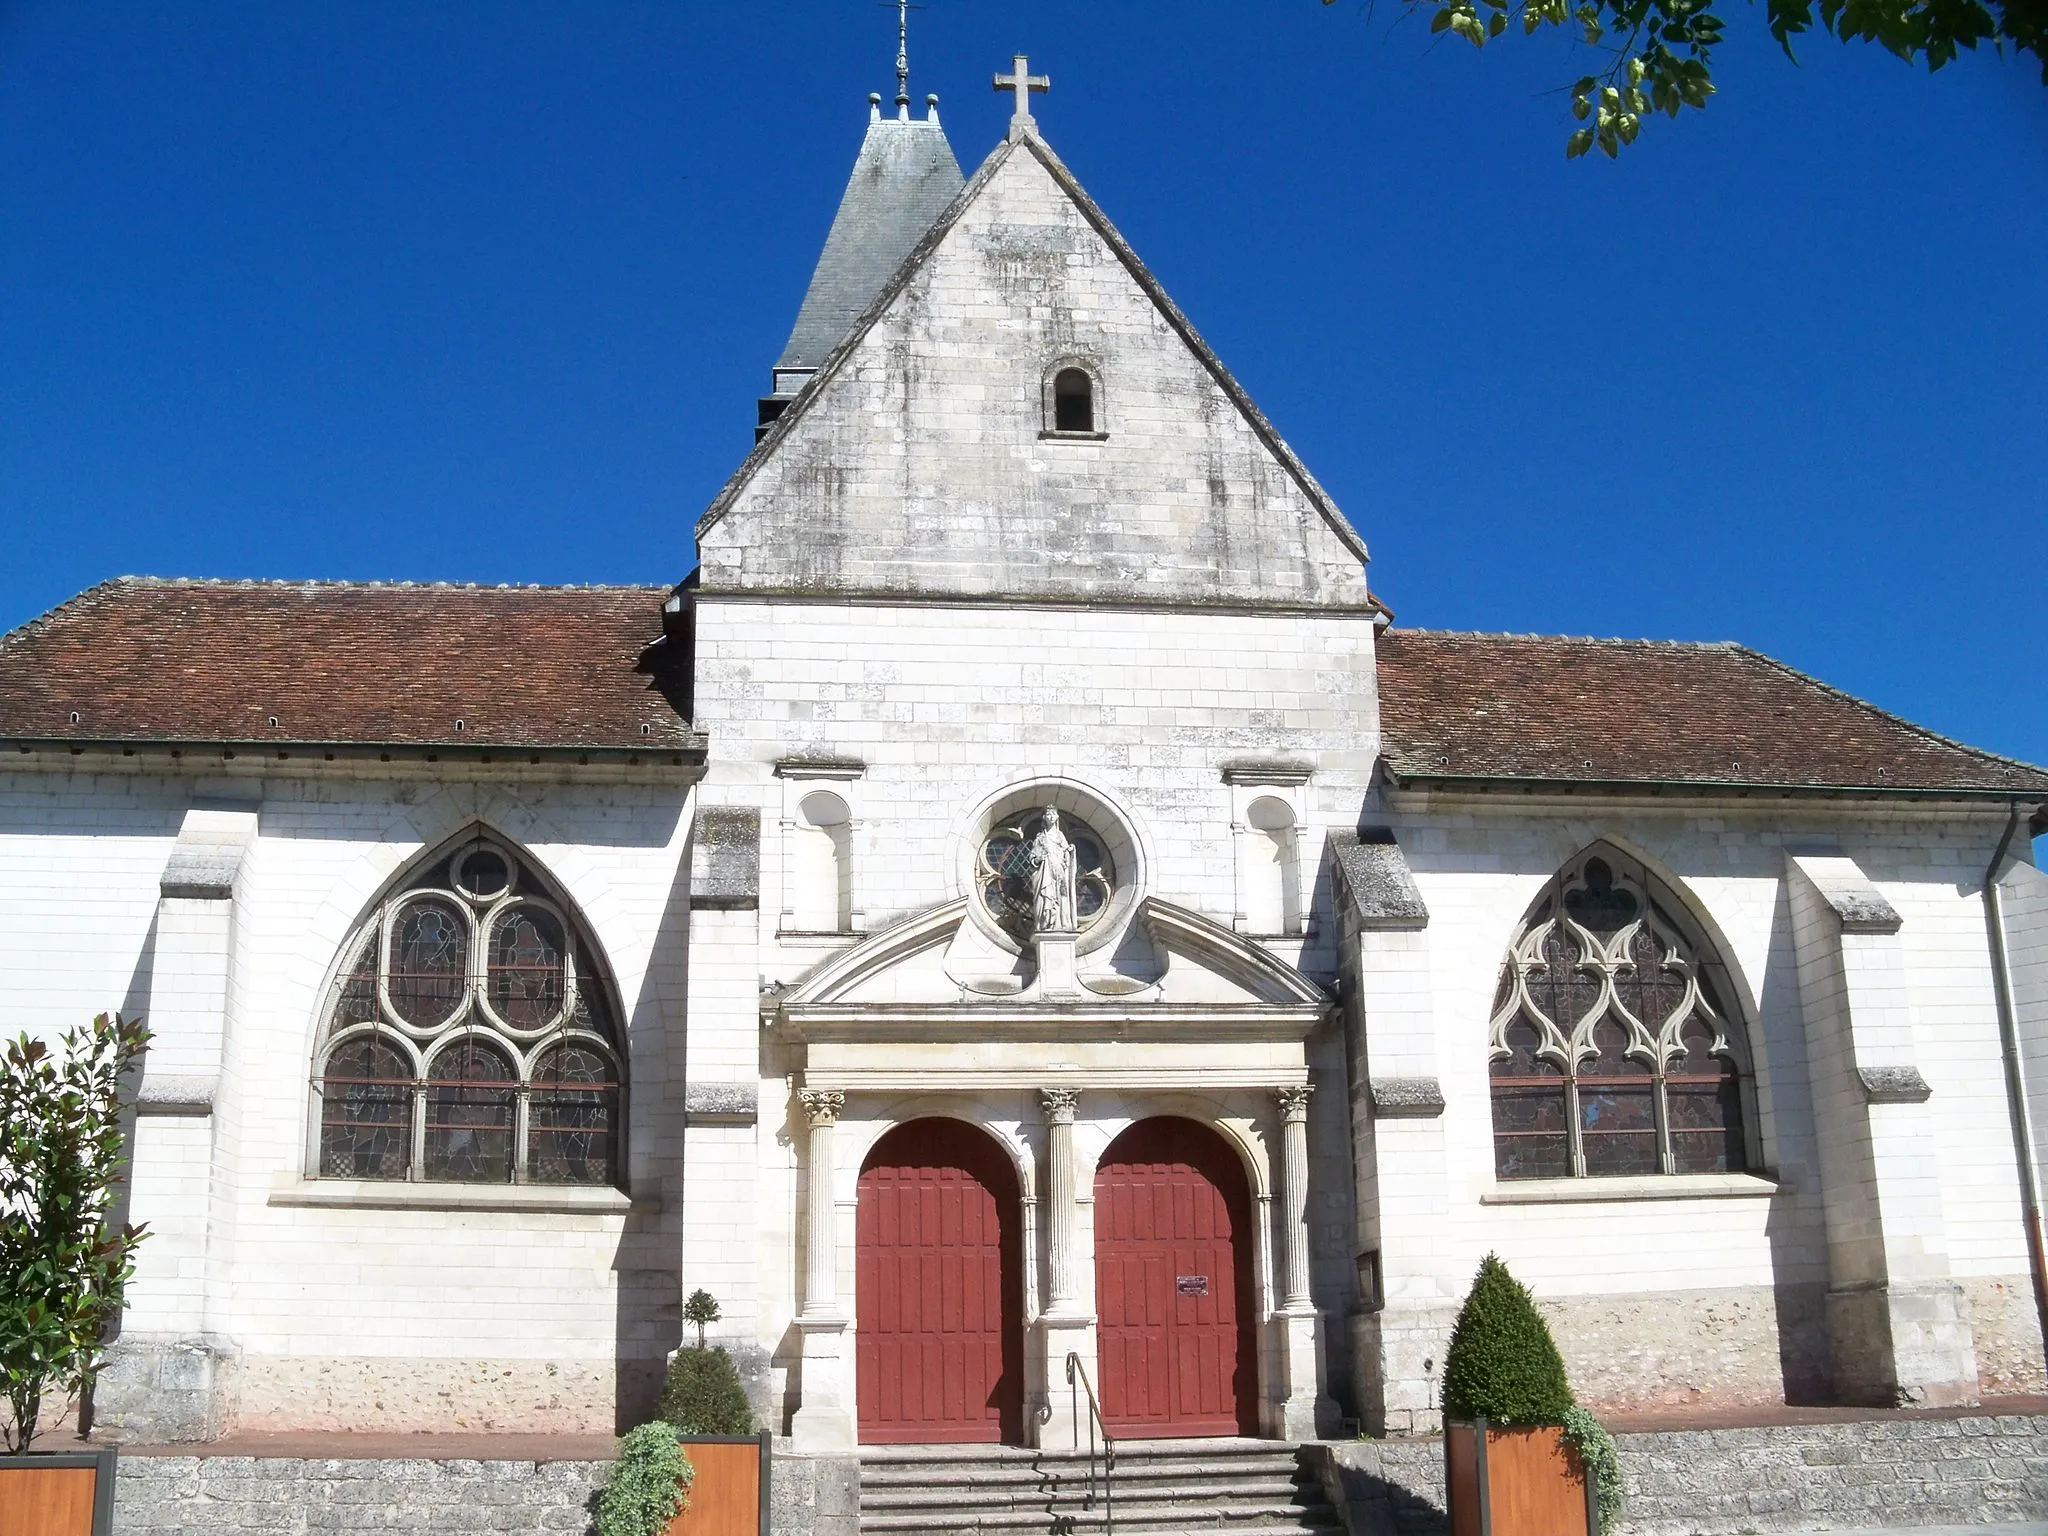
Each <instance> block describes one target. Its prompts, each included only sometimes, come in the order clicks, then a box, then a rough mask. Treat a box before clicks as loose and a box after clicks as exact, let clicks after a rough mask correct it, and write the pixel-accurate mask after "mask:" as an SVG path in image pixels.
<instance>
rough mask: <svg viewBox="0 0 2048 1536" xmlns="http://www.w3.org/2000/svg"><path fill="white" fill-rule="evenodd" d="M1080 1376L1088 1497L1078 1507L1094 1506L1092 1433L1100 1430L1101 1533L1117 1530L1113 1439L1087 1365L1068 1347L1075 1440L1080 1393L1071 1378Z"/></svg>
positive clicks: (1078, 1432) (1076, 1439)
mask: <svg viewBox="0 0 2048 1536" xmlns="http://www.w3.org/2000/svg"><path fill="white" fill-rule="evenodd" d="M1077 1376H1078V1377H1079V1378H1080V1381H1081V1391H1082V1392H1085V1393H1087V1394H1088V1500H1087V1502H1086V1503H1085V1504H1083V1505H1082V1506H1081V1507H1082V1508H1083V1509H1093V1508H1094V1507H1095V1435H1096V1432H1097V1431H1098V1430H1099V1431H1101V1434H1102V1529H1103V1533H1104V1536H1110V1533H1112V1532H1114V1531H1115V1530H1116V1484H1115V1482H1114V1480H1113V1479H1112V1477H1111V1474H1112V1473H1113V1472H1115V1471H1116V1441H1114V1440H1112V1439H1111V1438H1110V1435H1109V1426H1108V1425H1107V1424H1105V1423H1103V1422H1102V1407H1101V1405H1100V1404H1098V1403H1097V1402H1096V1401H1095V1383H1094V1382H1092V1381H1090V1380H1089V1379H1088V1367H1087V1366H1085V1365H1083V1364H1082V1363H1081V1357H1080V1356H1079V1355H1077V1354H1075V1353H1074V1352H1073V1351H1072V1350H1071V1349H1070V1350H1068V1351H1067V1396H1068V1399H1069V1401H1070V1402H1071V1403H1072V1405H1073V1410H1074V1443H1075V1444H1076V1445H1079V1444H1080V1443H1081V1396H1080V1393H1078V1392H1076V1391H1074V1378H1075V1377H1077Z"/></svg>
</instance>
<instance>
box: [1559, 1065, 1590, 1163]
mask: <svg viewBox="0 0 2048 1536" xmlns="http://www.w3.org/2000/svg"><path fill="white" fill-rule="evenodd" d="M1564 1107H1565V1115H1566V1124H1567V1127H1568V1129H1569V1131H1570V1134H1571V1141H1570V1143H1569V1145H1570V1147H1571V1155H1572V1177H1573V1178H1575V1179H1583V1178H1584V1177H1585V1176H1586V1144H1585V1142H1584V1141H1583V1140H1582V1139H1581V1138H1580V1136H1579V1074H1578V1073H1577V1072H1573V1073H1572V1074H1571V1075H1570V1076H1569V1077H1567V1078H1566V1079H1565V1080H1564Z"/></svg>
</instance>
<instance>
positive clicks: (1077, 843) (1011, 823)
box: [976, 806, 1116, 942]
mask: <svg viewBox="0 0 2048 1536" xmlns="http://www.w3.org/2000/svg"><path fill="white" fill-rule="evenodd" d="M1044 829H1045V811H1044V808H1043V807H1039V806H1033V807H1031V808H1030V809H1028V810H1023V811H1019V812H1017V813H1015V814H1014V815H1011V816H1009V817H1006V818H1005V819H1003V820H1002V821H999V822H997V823H996V825H995V826H993V827H991V828H990V829H989V831H988V834H987V836H985V837H984V838H983V839H982V841H981V852H980V854H979V856H978V858H977V860H976V873H977V880H976V884H977V885H978V887H979V889H980V891H981V900H982V904H983V905H984V906H985V907H986V908H987V909H988V913H989V916H991V917H993V918H994V919H995V920H996V922H997V923H998V924H999V925H1001V927H1002V929H1003V931H1004V932H1006V933H1008V934H1009V935H1010V936H1011V937H1012V938H1015V939H1017V940H1019V941H1020V942H1021V941H1023V940H1027V939H1029V938H1030V937H1031V932H1032V903H1031V843H1032V840H1033V839H1034V838H1036V837H1037V836H1038V834H1039V833H1040V832H1041V831H1043V830H1044ZM1060 830H1061V831H1062V832H1064V833H1065V834H1066V835H1067V840H1068V841H1069V842H1071V843H1072V844H1073V845H1074V915H1075V917H1076V918H1077V919H1078V924H1079V928H1080V931H1081V932H1082V933H1086V932H1087V931H1088V930H1089V929H1090V928H1092V927H1094V926H1095V924H1096V923H1097V922H1099V921H1101V918H1102V914H1103V913H1104V912H1106V911H1107V910H1108V909H1109V898H1110V897H1111V896H1112V895H1113V894H1114V893H1115V891H1116V867H1115V865H1114V864H1113V863H1112V862H1111V860H1110V857H1109V848H1108V845H1107V844H1106V843H1105V842H1104V841H1103V839H1102V838H1101V836H1100V835H1099V834H1097V833H1096V831H1095V830H1094V828H1092V827H1090V826H1089V825H1088V824H1087V823H1086V822H1084V821H1082V820H1081V818H1080V817H1078V816H1076V815H1075V814H1074V813H1073V812H1072V811H1061V812H1060Z"/></svg>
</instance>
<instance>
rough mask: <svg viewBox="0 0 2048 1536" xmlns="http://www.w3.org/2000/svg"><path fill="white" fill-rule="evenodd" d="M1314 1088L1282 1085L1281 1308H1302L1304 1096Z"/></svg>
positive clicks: (1305, 1292)
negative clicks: (1283, 1255) (1283, 1263)
mask: <svg viewBox="0 0 2048 1536" xmlns="http://www.w3.org/2000/svg"><path fill="white" fill-rule="evenodd" d="M1314 1091H1315V1090H1314V1089H1312V1088H1310V1087H1308V1086H1306V1085H1304V1086H1302V1087H1300V1088H1282V1089H1281V1090H1280V1091H1279V1092H1278V1094H1277V1095H1275V1096H1276V1097H1277V1098H1278V1099H1279V1101H1280V1143H1281V1161H1280V1222H1281V1230H1282V1231H1283V1232H1284V1233H1285V1235H1286V1238H1287V1269H1286V1274H1285V1276H1284V1280H1283V1284H1284V1287H1285V1290H1284V1294H1283V1296H1282V1298H1281V1302H1280V1305H1281V1309H1282V1310H1283V1311H1287V1312H1295V1311H1306V1310H1308V1309H1309V1308H1310V1307H1311V1305H1312V1303H1311V1302H1310V1300H1309V1288H1308V1099H1309V1095H1310V1094H1311V1093H1313V1092H1314Z"/></svg>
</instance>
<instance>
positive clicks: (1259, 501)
mask: <svg viewBox="0 0 2048 1536" xmlns="http://www.w3.org/2000/svg"><path fill="white" fill-rule="evenodd" d="M1075 364H1077V365H1079V366H1082V367H1084V368H1085V369H1086V370H1089V371H1091V372H1092V374H1093V376H1094V378H1095V379H1096V381H1097V383H1096V387H1097V397H1096V401H1095V409H1096V415H1095V417H1094V418H1093V420H1094V425H1095V427H1096V428H1098V429H1099V431H1098V432H1096V433H1094V434H1093V435H1086V434H1072V433H1067V434H1061V433H1059V432H1056V431H1054V430H1053V426H1054V422H1053V419H1052V416H1051V414H1050V409H1051V407H1050V391H1051V387H1052V386H1051V380H1052V378H1053V376H1054V373H1055V372H1056V371H1057V369H1058V368H1060V367H1062V366H1068V365H1075ZM697 537H698V548H699V556H700V559H701V562H702V577H701V580H702V590H703V591H704V592H705V593H707V594H713V593H717V592H721V591H737V592H753V593H784V594H790V595H811V594H817V595H827V596H834V597H840V596H846V595H856V594H872V595H876V596H883V597H889V596H911V595H920V596H940V597H948V596H956V597H997V598H1013V599H1015V598H1022V599H1027V600H1029V599H1038V600H1075V599H1086V600H1092V601H1139V602H1146V603H1169V604H1189V605H1198V604H1229V605H1232V606H1250V607H1284V608H1302V607H1308V608H1350V609H1363V608H1368V607H1371V606H1372V599H1371V598H1370V597H1369V596H1368V595H1367V592H1366V583H1365V571H1364V561H1365V548H1364V545H1363V544H1362V543H1361V542H1360V540H1359V539H1358V536H1357V534H1356V533H1355V532H1354V531H1353V530H1352V529H1351V527H1350V526H1349V524H1348V523H1346V522H1345V520H1344V519H1343V517H1342V515H1341V514H1340V513H1339V512H1338V511H1337V509H1336V507H1335V506H1334V505H1333V504H1332V503H1331V501H1330V499H1329V497H1328V496H1327V494H1325V493H1324V491H1323V490H1322V488H1321V487H1320V486H1319V485H1317V484H1316V482H1315V480H1314V478H1313V477H1312V476H1310V475H1309V473H1308V471H1307V469H1306V468H1304V467H1303V466H1302V464H1301V462H1300V461H1299V460H1298V459H1297V458H1296V457H1295V456H1294V454H1293V452H1292V451H1291V450H1290V449H1289V448H1288V447H1287V445H1286V444H1285V443H1284V442H1283V441H1282V440H1281V439H1280V437H1279V435H1278V434H1277V433H1276V432H1275V431H1274V430H1273V428H1272V426H1271V424H1270V423H1268V422H1267V421H1266V419H1265V418H1264V417H1263V416H1262V415H1261V414H1260V413H1259V411H1258V409H1257V407H1256V406H1254V405H1253V404H1252V402H1251V400H1250V399H1249V397H1247V396H1246V395H1245V393H1244V391H1243V389H1242V388H1240V387H1239V386H1238V384H1237V382H1236V381H1235V380H1234V379H1233V378H1231V376H1230V374H1229V373H1228V372H1227V371H1226V370H1225V369H1224V367H1223V365H1222V364H1221V363H1220V362H1219V361H1218V360H1217V359H1216V357H1215V355H1214V354H1213V353H1212V352H1210V350H1209V349H1208V347H1207V346H1205V345H1204V344H1203V342H1202V341H1201V338H1200V337H1199V336H1197V335H1196V334H1195V331H1194V329H1193V327H1192V326H1190V325H1189V324H1188V322H1187V320H1186V318H1185V317H1184V316H1183V315H1181V313H1180V311H1179V310H1178V309H1176V308H1175V307H1174V305H1173V303H1172V301H1171V300H1170V299H1168V298H1167V296H1166V294H1165V292H1164V291H1163V290H1162V289H1161V288H1160V286H1159V284H1158V282H1157V281H1156V280H1155V279H1154V278H1153V277H1152V275H1151V274H1150V272H1148V271H1147V270H1146V268H1145V267H1144V265H1143V264H1142V263H1141V262H1140V261H1139V260H1138V258H1137V257H1136V255H1135V254H1134V253H1133V252H1132V251H1131V249H1130V247H1129V246H1128V245H1127V244H1126V243H1125V242H1124V240H1123V239H1122V237H1121V236H1120V235H1118V233H1117V232H1116V230H1115V229H1114V227H1113V226H1111V225H1110V223H1109V221H1108V220H1107V219H1106V218H1105V217H1104V216H1103V215H1102V213H1101V210H1099V209H1098V208H1096V207H1095V205H1094V203H1093V202H1091V201H1090V200H1089V198H1088V196H1087V194H1086V193H1085V192H1083V191H1082V190H1081V188H1080V186H1079V184H1078V183H1076V182H1075V181H1074V179H1073V177H1072V175H1071V174H1070V173H1069V172H1068V171H1067V170H1066V168H1065V167H1064V166H1063V165H1061V164H1060V162H1059V160H1058V159H1057V157H1055V156H1054V155H1053V153H1052V152H1051V150H1049V149H1048V148H1046V147H1045V145H1044V144H1043V143H1042V142H1041V141H1039V140H1038V139H1037V138H1036V137H1035V136H1033V135H1025V136H1023V137H1021V138H1019V139H1015V140H1012V141H1010V142H1007V143H1005V144H1003V145H1002V146H1000V147H999V148H998V149H997V150H996V151H995V153H994V154H992V155H991V156H990V157H989V159H988V160H987V161H986V162H985V163H984V164H983V165H982V167H981V168H980V170H978V171H977V172H976V173H975V175H974V177H973V179H972V180H971V181H970V182H969V183H968V184H967V186H966V187H965V188H964V189H963V190H962V192H961V194H960V196H959V197H958V198H957V199H955V201H954V203H953V205H952V206H951V207H950V208H949V209H948V210H947V211H946V212H945V214H943V215H942V216H941V217H940V218H939V220H938V221H937V223H936V224H934V226H933V227H932V229H931V231H930V232H929V233H928V234H927V235H926V236H925V238H924V239H923V240H922V241H921V242H920V243H919V244H918V246H917V247H916V248H915V249H914V250H913V251H912V252H911V254H910V255H909V256H908V257H907V258H906V259H905V260H904V262H903V264H902V266H901V267H900V268H899V269H898V271H897V273H896V275H895V277H894V278H893V279H892V280H891V281H890V283H889V284H888V285H887V286H886V287H885V288H884V289H883V291H882V293H881V296H880V297H879V298H878V299H877V300H876V301H875V302H874V303H873V304H872V305H871V306H870V307H869V309H868V311H867V312H866V313H865V314H864V315H863V316H862V317H861V318H860V319H859V320H858V321H856V322H855V324H854V326H853V328H852V329H851V331H850V332H849V333H848V334H847V336H846V338H845V339H844V340H843V341H842V342H841V343H840V344H839V345H838V347H837V348H835V350H834V351H833V353H832V354H831V356H830V357H829V358H828V359H827V360H826V362H825V364H824V366H823V367H822V368H821V369H820V370H819V372H818V374H817V375H816V376H815V377H814V378H813V379H812V380H811V382H810V383H809V384H808V385H807V386H805V388H804V390H803V392H802V393H801V394H800V395H799V396H798V397H797V399H796V401H795V403H794V404H792V405H791V406H790V407H789V409H788V410H786V411H785V412H784V413H783V414H782V416H781V418H780V419H779V420H778V421H777V423H776V424H775V427H774V428H773V430H772V431H770V432H769V434H768V435H767V437H766V438H765V440H764V441H763V442H762V443H761V444H760V445H759V446H758V447H757V448H756V449H755V451H754V453H753V454H751V455H750V456H749V457H748V459H747V461H746V462H745V463H744V464H743V465H742V466H741V467H740V470H739V471H738V472H737V473H736V474H735V475H734V477H733V479H732V480H731V482H730V483H729V484H728V485H727V486H726V488H725V489H724V490H723V491H722V492H721V493H720V494H719V496H718V498H717V499H716V500H715V501H714V502H713V503H712V505H711V507H710V509H709V510H708V511H707V512H706V513H705V515H704V517H703V518H702V519H701V520H700V521H699V523H698V528H697Z"/></svg>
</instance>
